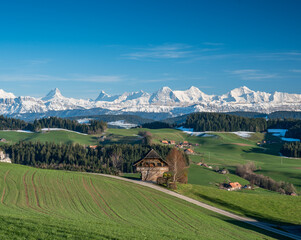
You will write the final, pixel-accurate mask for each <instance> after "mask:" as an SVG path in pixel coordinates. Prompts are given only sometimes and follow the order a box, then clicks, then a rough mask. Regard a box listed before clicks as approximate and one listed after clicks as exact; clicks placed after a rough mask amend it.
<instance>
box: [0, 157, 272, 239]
mask: <svg viewBox="0 0 301 240" xmlns="http://www.w3.org/2000/svg"><path fill="white" fill-rule="evenodd" d="M0 194H1V199H0V220H1V224H0V238H1V239H62V238H64V239H65V238H68V239H271V235H270V236H269V235H266V234H263V233H262V232H257V231H259V230H258V229H254V228H252V227H250V226H247V225H245V224H242V223H238V222H236V221H233V220H230V219H228V218H227V217H223V216H220V215H218V214H215V213H212V212H209V211H208V210H205V209H202V208H200V207H197V206H195V205H192V204H189V203H187V202H184V201H182V200H180V199H176V198H174V197H171V196H169V195H166V194H164V193H161V192H158V191H155V190H153V189H148V188H145V187H142V186H138V185H135V184H133V183H128V182H123V181H120V180H115V179H111V178H107V177H103V176H97V175H91V174H83V173H74V172H65V171H55V170H42V169H35V168H31V167H26V166H20V165H14V164H4V163H2V164H0Z"/></svg>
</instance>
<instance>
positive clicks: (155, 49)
mask: <svg viewBox="0 0 301 240" xmlns="http://www.w3.org/2000/svg"><path fill="white" fill-rule="evenodd" d="M215 46H216V45H215ZM217 50H220V49H219V48H210V47H207V48H199V47H197V46H191V45H187V44H164V45H160V46H151V47H148V48H138V49H137V48H136V49H135V51H133V52H131V53H127V54H123V55H122V57H123V58H126V59H131V60H158V59H194V58H197V57H198V56H201V55H203V54H205V53H207V52H213V51H217Z"/></svg>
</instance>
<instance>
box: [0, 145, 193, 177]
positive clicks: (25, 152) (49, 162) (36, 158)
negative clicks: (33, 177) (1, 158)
mask: <svg viewBox="0 0 301 240" xmlns="http://www.w3.org/2000/svg"><path fill="white" fill-rule="evenodd" d="M2 148H3V150H4V151H5V152H6V153H7V154H9V156H10V158H11V160H12V162H13V163H17V164H23V165H29V166H33V167H39V168H49V169H61V170H62V169H64V170H70V171H86V172H99V173H108V174H118V173H119V172H125V173H132V172H134V168H133V163H134V162H136V161H137V160H140V159H141V158H142V157H144V156H145V155H146V154H147V153H148V151H150V150H151V148H153V149H154V150H155V151H157V152H158V153H159V154H160V155H161V156H162V157H163V159H165V158H166V156H167V155H168V153H169V151H170V149H171V148H170V147H168V146H163V145H152V146H149V145H141V144H136V145H130V144H115V145H106V146H98V147H97V148H96V149H91V148H86V147H84V146H82V145H79V144H75V145H67V144H55V143H47V142H46V143H40V142H19V143H17V144H14V145H3V146H2ZM185 157H186V161H187V164H188V162H189V161H188V157H187V155H185Z"/></svg>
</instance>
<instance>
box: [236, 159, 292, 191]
mask: <svg viewBox="0 0 301 240" xmlns="http://www.w3.org/2000/svg"><path fill="white" fill-rule="evenodd" d="M256 170H257V168H256V166H255V164H254V163H253V162H249V163H247V164H245V165H238V166H237V168H236V174H237V175H238V176H240V177H242V178H244V179H246V180H248V181H250V183H251V184H252V185H254V184H255V185H257V186H259V187H261V188H265V189H268V190H271V191H276V192H279V193H281V194H288V195H290V194H293V193H296V189H295V187H294V185H293V184H291V183H286V182H282V181H280V182H276V181H275V180H273V179H272V178H270V177H267V176H264V175H262V174H256V173H254V171H256Z"/></svg>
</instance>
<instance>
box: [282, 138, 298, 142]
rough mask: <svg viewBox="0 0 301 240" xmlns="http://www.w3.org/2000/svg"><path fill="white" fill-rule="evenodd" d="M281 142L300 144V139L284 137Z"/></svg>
mask: <svg viewBox="0 0 301 240" xmlns="http://www.w3.org/2000/svg"><path fill="white" fill-rule="evenodd" d="M281 140H282V141H285V142H300V139H298V138H284V137H282V138H281Z"/></svg>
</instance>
